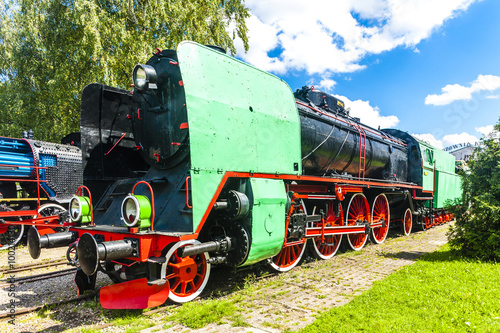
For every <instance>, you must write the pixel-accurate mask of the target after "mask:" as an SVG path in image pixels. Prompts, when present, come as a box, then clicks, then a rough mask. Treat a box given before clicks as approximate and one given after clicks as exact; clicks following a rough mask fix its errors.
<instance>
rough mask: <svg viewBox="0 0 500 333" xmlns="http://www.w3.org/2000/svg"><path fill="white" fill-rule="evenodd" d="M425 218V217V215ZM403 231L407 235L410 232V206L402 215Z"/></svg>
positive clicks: (411, 219)
mask: <svg viewBox="0 0 500 333" xmlns="http://www.w3.org/2000/svg"><path fill="white" fill-rule="evenodd" d="M426 218H427V217H426ZM402 222H403V233H404V235H405V236H408V235H409V234H410V233H411V227H412V225H413V216H412V215H411V210H410V208H407V209H406V211H405V213H404V215H403V221H402Z"/></svg>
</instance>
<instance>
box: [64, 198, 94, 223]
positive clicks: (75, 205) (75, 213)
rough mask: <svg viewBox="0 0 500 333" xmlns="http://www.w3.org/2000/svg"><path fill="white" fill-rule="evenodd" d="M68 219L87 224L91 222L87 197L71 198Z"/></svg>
mask: <svg viewBox="0 0 500 333" xmlns="http://www.w3.org/2000/svg"><path fill="white" fill-rule="evenodd" d="M69 217H70V219H71V221H73V222H80V223H89V222H90V220H91V214H90V199H89V197H79V196H74V197H73V198H71V201H70V202H69Z"/></svg>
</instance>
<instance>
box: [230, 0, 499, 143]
mask: <svg viewBox="0 0 500 333" xmlns="http://www.w3.org/2000/svg"><path fill="white" fill-rule="evenodd" d="M245 3H246V5H247V7H249V9H250V12H251V13H252V17H250V18H249V19H248V21H247V25H248V27H249V34H250V50H249V52H248V53H244V52H243V51H242V48H241V46H239V47H238V57H240V58H242V59H243V60H244V61H246V62H248V63H251V64H253V65H255V66H256V67H259V68H261V69H263V70H266V71H269V72H271V73H273V74H275V75H277V76H279V77H281V78H283V79H284V80H285V81H286V82H288V84H289V85H290V87H291V88H292V89H293V90H295V89H297V88H300V87H301V86H303V85H306V84H307V85H314V86H315V87H318V88H320V89H322V90H326V91H328V92H330V93H333V94H335V95H337V96H339V97H340V98H341V99H343V100H344V101H345V102H346V106H347V107H349V108H350V109H351V114H352V115H354V116H357V117H360V118H361V121H362V122H365V123H367V124H369V125H372V126H374V127H377V126H379V125H380V126H381V127H382V128H384V127H396V128H399V129H402V130H405V131H408V132H409V133H412V134H415V135H417V136H418V137H420V138H422V139H424V140H426V141H429V142H431V143H432V144H434V145H436V146H438V147H446V146H449V145H452V144H457V143H464V142H473V141H476V140H478V139H479V138H481V137H482V136H484V134H486V133H488V132H489V131H490V130H491V129H492V126H493V125H494V124H495V123H496V122H497V121H498V119H499V117H500V57H499V54H500V20H499V19H498V17H500V1H498V0H482V1H481V0H439V1H436V0H343V1H328V0H317V1H316V2H314V4H313V3H311V2H306V1H303V0H267V1H263V0H246V1H245Z"/></svg>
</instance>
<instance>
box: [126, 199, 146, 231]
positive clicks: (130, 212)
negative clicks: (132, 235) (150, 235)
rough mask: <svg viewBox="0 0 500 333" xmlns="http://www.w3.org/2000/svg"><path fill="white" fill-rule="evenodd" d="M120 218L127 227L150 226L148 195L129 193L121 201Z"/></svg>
mask: <svg viewBox="0 0 500 333" xmlns="http://www.w3.org/2000/svg"><path fill="white" fill-rule="evenodd" d="M122 218H123V221H124V222H125V224H126V225H127V226H128V227H139V228H147V227H150V226H151V202H150V201H149V199H148V197H146V196H144V195H135V194H129V195H128V196H127V197H126V198H125V199H123V202H122Z"/></svg>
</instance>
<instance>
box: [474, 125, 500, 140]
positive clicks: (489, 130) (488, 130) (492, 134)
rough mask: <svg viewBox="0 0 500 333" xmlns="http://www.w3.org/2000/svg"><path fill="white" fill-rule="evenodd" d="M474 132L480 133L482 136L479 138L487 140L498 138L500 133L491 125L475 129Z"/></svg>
mask: <svg viewBox="0 0 500 333" xmlns="http://www.w3.org/2000/svg"><path fill="white" fill-rule="evenodd" d="M475 130H476V131H478V132H479V133H481V134H482V135H481V137H483V138H488V139H491V138H500V132H498V131H496V130H495V126H493V125H486V126H482V127H476V128H475Z"/></svg>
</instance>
